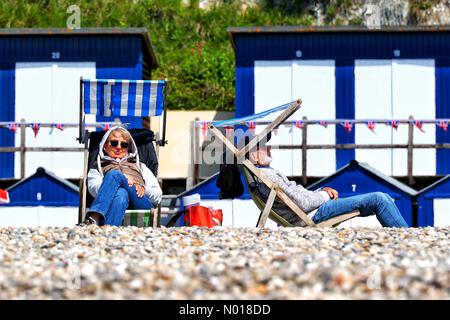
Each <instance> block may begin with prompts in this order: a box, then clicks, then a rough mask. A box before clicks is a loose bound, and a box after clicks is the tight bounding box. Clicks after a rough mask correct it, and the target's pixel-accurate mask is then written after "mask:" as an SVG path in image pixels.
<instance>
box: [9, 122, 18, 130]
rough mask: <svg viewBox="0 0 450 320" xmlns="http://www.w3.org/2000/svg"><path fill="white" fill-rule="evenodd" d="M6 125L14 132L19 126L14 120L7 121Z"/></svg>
mask: <svg viewBox="0 0 450 320" xmlns="http://www.w3.org/2000/svg"><path fill="white" fill-rule="evenodd" d="M6 127H7V128H8V129H9V130H11V131H12V132H14V133H16V132H17V129H18V128H19V126H18V125H17V124H16V123H15V122H11V123H8V124H7V125H6Z"/></svg>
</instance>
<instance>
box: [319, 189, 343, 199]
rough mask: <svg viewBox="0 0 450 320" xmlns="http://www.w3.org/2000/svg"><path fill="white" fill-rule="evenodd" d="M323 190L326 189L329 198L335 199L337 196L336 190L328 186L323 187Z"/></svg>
mask: <svg viewBox="0 0 450 320" xmlns="http://www.w3.org/2000/svg"><path fill="white" fill-rule="evenodd" d="M322 190H323V191H326V192H327V193H328V195H329V196H330V199H333V200H336V199H337V198H338V196H339V194H338V192H337V191H336V190H334V189H333V188H330V187H323V188H322Z"/></svg>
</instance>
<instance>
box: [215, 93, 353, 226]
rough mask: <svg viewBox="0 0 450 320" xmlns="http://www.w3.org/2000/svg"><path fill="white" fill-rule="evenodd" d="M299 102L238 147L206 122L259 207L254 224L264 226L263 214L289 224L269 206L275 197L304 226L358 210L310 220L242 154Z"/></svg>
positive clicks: (332, 221)
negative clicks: (258, 187) (258, 186)
mask: <svg viewBox="0 0 450 320" xmlns="http://www.w3.org/2000/svg"><path fill="white" fill-rule="evenodd" d="M300 106H301V100H300V99H298V100H296V101H293V102H292V103H291V104H290V105H289V107H288V108H287V109H285V110H284V111H283V113H282V114H280V115H279V116H278V117H277V118H276V119H275V120H274V121H273V122H271V123H270V124H269V125H268V126H267V127H266V128H264V129H263V130H262V131H261V132H260V133H259V134H258V135H257V136H256V137H255V138H253V139H252V140H251V141H250V142H249V143H248V144H247V145H245V146H244V147H242V149H240V150H238V149H237V148H236V147H235V146H234V144H233V143H232V142H231V141H229V140H228V139H227V138H226V137H225V136H224V135H223V134H222V132H221V131H220V130H219V129H217V128H216V127H215V126H214V125H213V124H211V123H210V124H209V125H208V129H209V130H210V131H211V132H212V133H213V134H214V135H215V136H216V137H217V138H218V139H219V140H220V141H222V143H223V144H224V145H225V147H226V148H228V149H229V150H230V151H231V152H232V153H233V154H234V156H235V157H236V159H237V162H238V164H239V167H240V169H241V172H242V173H243V175H244V178H245V181H246V183H247V187H248V190H249V192H250V194H251V196H252V199H253V201H254V202H255V204H256V205H257V207H258V208H259V209H260V210H261V214H260V216H259V218H258V222H257V224H256V226H257V227H259V228H260V227H264V225H265V224H266V221H267V218H271V219H272V220H273V221H275V222H276V223H277V224H280V225H282V226H292V224H291V223H289V222H288V221H287V220H286V219H284V218H283V217H282V215H281V214H279V213H278V212H277V211H276V210H274V209H273V205H274V202H275V200H276V199H277V200H278V202H279V203H281V204H284V205H286V207H287V208H289V209H290V210H291V211H292V212H293V213H294V214H296V215H297V216H298V217H299V218H300V219H301V220H302V221H303V222H304V224H305V225H306V226H309V227H333V226H336V225H338V224H340V223H342V222H343V221H346V220H348V219H351V218H353V217H356V216H358V215H359V211H352V212H349V213H346V214H344V215H340V216H337V217H333V218H331V219H329V220H326V221H323V222H321V223H318V224H316V223H314V222H313V221H312V220H311V218H310V217H308V215H307V214H306V213H305V212H304V211H303V210H302V209H301V208H300V207H299V206H298V205H297V204H296V203H295V202H294V201H292V199H290V198H289V196H288V195H286V193H285V192H284V191H283V190H281V189H280V188H279V187H278V186H277V185H276V184H274V183H273V182H272V181H270V180H269V179H268V178H266V177H265V176H264V175H263V174H262V173H261V172H260V170H259V169H258V168H257V167H256V166H255V165H254V164H253V163H252V162H251V161H250V160H248V159H245V155H246V154H247V153H248V151H249V150H252V149H253V148H254V147H256V146H257V144H258V143H259V141H261V140H262V139H263V137H266V136H267V135H268V133H269V132H271V131H272V130H273V129H276V128H277V127H278V126H279V125H280V124H281V123H283V122H284V121H285V120H286V119H287V118H289V117H290V116H291V115H292V114H294V112H295V111H297V110H298V109H299V108H300ZM255 183H262V184H264V185H265V186H266V187H267V188H268V189H269V190H270V192H269V195H268V198H267V199H263V198H262V197H261V196H259V195H258V194H257V193H256V192H255V185H254V184H255Z"/></svg>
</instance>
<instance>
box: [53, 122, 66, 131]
mask: <svg viewBox="0 0 450 320" xmlns="http://www.w3.org/2000/svg"><path fill="white" fill-rule="evenodd" d="M53 127H55V128H56V129H58V130H61V131H63V130H64V124H62V123H55V124H53Z"/></svg>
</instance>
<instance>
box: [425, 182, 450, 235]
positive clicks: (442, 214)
mask: <svg viewBox="0 0 450 320" xmlns="http://www.w3.org/2000/svg"><path fill="white" fill-rule="evenodd" d="M417 226H419V227H427V226H435V227H443V226H450V175H447V176H445V177H443V178H442V179H440V180H438V181H436V182H435V183H433V184H432V185H430V186H428V187H426V188H424V189H422V190H420V191H419V193H418V194H417Z"/></svg>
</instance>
